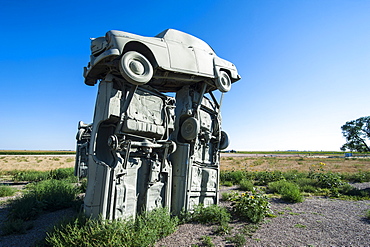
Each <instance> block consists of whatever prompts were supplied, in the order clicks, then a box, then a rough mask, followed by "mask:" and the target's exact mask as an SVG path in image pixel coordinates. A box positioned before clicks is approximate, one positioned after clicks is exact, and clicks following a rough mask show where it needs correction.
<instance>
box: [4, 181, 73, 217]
mask: <svg viewBox="0 0 370 247" xmlns="http://www.w3.org/2000/svg"><path fill="white" fill-rule="evenodd" d="M28 188H29V191H28V192H26V193H25V194H24V195H23V196H22V197H20V198H16V199H14V200H13V201H12V202H11V203H10V204H9V207H10V214H9V217H10V218H11V219H22V220H31V219H35V218H36V217H37V216H38V215H39V214H40V213H41V212H42V210H50V211H53V210H58V209H61V208H67V207H69V206H71V205H72V204H73V201H74V200H75V198H76V195H77V192H78V190H77V188H76V187H75V186H74V185H72V184H70V183H68V182H66V181H63V180H45V181H41V182H38V183H33V184H29V185H28Z"/></svg>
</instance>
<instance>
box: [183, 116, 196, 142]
mask: <svg viewBox="0 0 370 247" xmlns="http://www.w3.org/2000/svg"><path fill="white" fill-rule="evenodd" d="M199 130H200V126H199V122H198V120H197V119H196V118H194V117H189V118H188V119H186V120H185V121H184V122H183V123H182V125H181V136H182V137H183V138H184V139H185V140H187V141H191V140H194V139H195V138H196V137H197V135H198V133H199Z"/></svg>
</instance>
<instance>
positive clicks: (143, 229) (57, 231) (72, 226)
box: [45, 208, 178, 247]
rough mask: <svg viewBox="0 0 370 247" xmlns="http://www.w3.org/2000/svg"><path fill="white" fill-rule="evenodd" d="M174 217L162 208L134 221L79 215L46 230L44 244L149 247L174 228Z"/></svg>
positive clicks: (175, 219) (175, 225)
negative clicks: (90, 217) (95, 218)
mask: <svg viewBox="0 0 370 247" xmlns="http://www.w3.org/2000/svg"><path fill="white" fill-rule="evenodd" d="M177 224H178V220H177V218H176V217H174V218H171V216H170V214H169V213H168V210H167V209H166V208H159V209H155V210H153V211H151V212H147V213H144V214H142V215H140V216H138V217H137V219H136V220H132V219H129V220H113V221H105V220H94V219H89V218H86V217H85V216H84V215H79V216H77V217H75V218H73V219H70V220H68V221H64V222H62V223H61V224H59V225H58V226H56V227H54V229H53V231H51V232H48V233H47V237H46V239H45V242H46V245H47V246H127V247H134V246H135V247H136V246H153V245H154V243H155V242H156V241H157V240H159V239H160V238H163V237H165V236H167V235H169V234H171V233H172V232H174V231H175V229H176V227H177Z"/></svg>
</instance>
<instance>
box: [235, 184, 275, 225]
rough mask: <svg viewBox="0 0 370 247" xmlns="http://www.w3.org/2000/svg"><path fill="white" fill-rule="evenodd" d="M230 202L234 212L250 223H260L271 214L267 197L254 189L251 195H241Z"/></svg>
mask: <svg viewBox="0 0 370 247" xmlns="http://www.w3.org/2000/svg"><path fill="white" fill-rule="evenodd" d="M232 200H233V201H234V210H235V212H236V213H237V214H238V215H240V216H241V217H243V218H245V219H247V220H248V221H250V222H252V223H258V222H260V221H262V220H263V219H264V217H265V216H267V215H268V214H270V213H271V209H270V203H269V201H268V199H267V197H266V196H265V195H264V194H262V193H261V192H259V191H257V190H255V189H254V190H253V191H252V192H251V193H248V194H247V193H243V194H241V195H240V196H236V197H235V198H233V199H232Z"/></svg>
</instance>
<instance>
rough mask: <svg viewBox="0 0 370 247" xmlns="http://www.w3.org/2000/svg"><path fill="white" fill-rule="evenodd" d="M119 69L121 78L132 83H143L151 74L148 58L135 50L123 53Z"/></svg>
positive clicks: (150, 77) (146, 81)
mask: <svg viewBox="0 0 370 247" xmlns="http://www.w3.org/2000/svg"><path fill="white" fill-rule="evenodd" d="M120 71H121V74H122V76H123V78H125V79H126V80H127V81H128V82H130V83H132V84H134V85H144V84H146V83H148V82H149V81H150V79H152V76H153V66H152V65H151V63H150V62H149V60H148V59H147V58H146V57H144V56H143V55H142V54H140V53H138V52H136V51H128V52H126V53H125V54H123V56H122V58H121V63H120Z"/></svg>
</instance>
